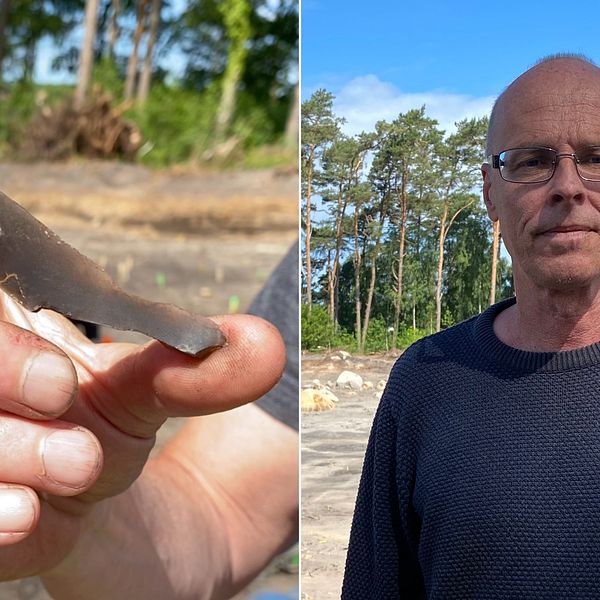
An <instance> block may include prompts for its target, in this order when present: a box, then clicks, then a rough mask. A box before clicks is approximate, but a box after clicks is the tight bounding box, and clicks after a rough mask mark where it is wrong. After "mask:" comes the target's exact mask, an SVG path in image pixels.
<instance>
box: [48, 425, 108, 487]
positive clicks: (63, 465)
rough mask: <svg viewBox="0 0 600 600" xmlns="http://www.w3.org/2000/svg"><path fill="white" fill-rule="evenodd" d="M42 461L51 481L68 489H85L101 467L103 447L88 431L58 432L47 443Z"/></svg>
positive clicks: (50, 436) (70, 430) (49, 437)
mask: <svg viewBox="0 0 600 600" xmlns="http://www.w3.org/2000/svg"><path fill="white" fill-rule="evenodd" d="M42 460H43V462H44V475H45V476H46V477H47V478H48V479H50V480H52V481H53V482H55V483H58V484H60V485H64V486H66V487H71V488H82V487H85V486H86V485H87V484H88V483H89V482H90V481H92V480H93V479H94V477H95V476H96V474H97V472H98V469H99V468H100V463H101V454H100V447H99V445H98V442H97V441H96V439H95V438H94V437H92V435H91V434H89V433H86V432H85V431H78V430H74V429H69V430H61V431H56V432H55V433H51V434H50V435H49V436H48V437H47V438H45V440H44V445H43V448H42Z"/></svg>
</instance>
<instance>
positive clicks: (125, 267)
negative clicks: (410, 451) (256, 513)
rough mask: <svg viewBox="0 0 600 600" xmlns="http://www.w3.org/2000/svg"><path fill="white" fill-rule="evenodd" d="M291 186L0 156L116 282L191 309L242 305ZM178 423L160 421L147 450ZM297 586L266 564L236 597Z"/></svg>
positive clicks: (6, 170)
mask: <svg viewBox="0 0 600 600" xmlns="http://www.w3.org/2000/svg"><path fill="white" fill-rule="evenodd" d="M297 186H298V183H297V177H296V176H295V175H294V174H292V173H290V172H277V171H258V172H242V173H238V172H228V173H218V174H215V173H193V172H183V171H170V172H154V171H150V170H148V169H145V168H143V167H139V166H134V165H128V164H121V163H109V162H92V163H68V164H31V165H23V164H8V163H0V190H2V191H3V192H4V193H6V194H8V195H9V196H10V197H12V198H13V199H14V200H16V201H18V202H19V203H20V204H22V205H23V206H25V207H26V208H28V209H29V210H30V211H31V212H32V213H33V214H34V215H35V216H36V217H37V218H39V219H40V220H42V221H43V222H44V223H45V224H46V225H48V226H49V227H51V228H52V229H53V230H54V231H56V232H57V233H58V234H59V235H60V236H61V237H63V239H65V240H66V241H67V242H69V243H70V244H71V245H72V246H74V247H76V248H77V249H78V250H79V251H81V252H82V253H83V254H85V255H87V256H89V257H90V258H92V259H94V260H95V261H97V262H98V263H99V264H101V265H102V266H103V267H104V268H105V269H106V270H107V271H108V272H109V273H110V274H111V276H112V277H113V278H114V279H115V280H116V281H117V282H118V283H119V284H120V285H121V287H123V288H124V289H126V290H127V291H129V292H133V293H136V294H138V295H141V296H143V297H145V298H147V299H150V300H155V301H160V302H172V303H176V304H178V305H180V306H182V307H184V308H187V309H188V310H191V311H194V312H198V313H201V314H222V313H228V312H231V311H233V310H236V309H237V310H238V311H240V312H243V311H244V310H245V309H246V308H247V307H248V305H249V303H250V302H251V300H252V298H253V297H254V296H255V295H256V293H257V292H258V291H259V290H260V288H261V287H262V285H263V283H264V282H265V281H266V279H267V278H268V276H269V274H270V272H271V271H272V270H273V268H274V267H275V265H276V264H277V262H278V261H279V260H280V258H281V257H282V256H283V254H284V253H285V252H286V250H287V249H288V247H289V246H290V245H291V244H292V243H293V242H294V240H295V239H296V237H297V231H298V220H297V219H298V209H297V196H298V192H297V189H298V188H297ZM0 225H1V215H0ZM101 334H102V335H103V336H107V337H109V338H110V339H112V340H114V341H121V340H123V341H125V340H127V341H140V342H143V341H144V340H145V339H146V338H145V337H144V336H142V335H140V334H135V333H132V332H120V331H116V330H112V329H109V328H106V327H103V328H102V329H101ZM180 425H181V420H175V419H172V420H170V421H169V422H168V423H167V425H165V427H163V429H162V430H161V431H160V433H159V437H158V442H157V448H160V447H161V446H162V445H163V444H164V443H165V441H166V440H167V439H168V438H169V437H170V436H171V435H173V433H174V432H175V431H176V430H177V429H178V428H179V427H180ZM297 587H298V577H297V575H294V574H287V573H283V572H282V571H281V570H280V569H278V568H277V567H276V566H273V567H272V568H270V569H268V570H267V571H266V572H265V573H264V574H263V575H261V577H259V579H258V580H257V581H256V582H254V583H253V584H252V585H251V586H250V587H249V588H248V590H246V591H245V592H244V593H242V594H240V595H239V596H238V598H239V599H240V600H242V599H245V598H248V597H249V596H250V592H251V591H259V590H261V591H262V590H272V591H279V592H289V591H290V590H292V589H296V588H297ZM48 598H49V596H48V595H47V594H46V592H45V591H44V590H43V588H42V586H41V584H40V582H39V580H37V579H36V578H30V579H25V580H20V581H15V582H8V583H4V584H0V600H16V599H19V600H23V599H28V600H46V599H48Z"/></svg>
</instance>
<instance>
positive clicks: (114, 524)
mask: <svg viewBox="0 0 600 600" xmlns="http://www.w3.org/2000/svg"><path fill="white" fill-rule="evenodd" d="M297 281H298V276H297V251H294V250H292V251H291V252H290V253H289V254H288V256H287V257H286V259H285V261H284V262H283V263H282V265H281V266H280V267H279V268H278V269H277V270H276V273H275V274H274V276H273V278H272V279H271V281H270V283H269V284H268V285H267V287H266V289H265V290H264V291H263V293H262V294H261V295H260V297H259V298H258V300H257V302H256V303H255V304H254V312H256V313H259V314H265V315H266V316H267V317H268V318H270V319H271V320H274V321H275V322H276V323H277V324H278V325H279V326H280V327H281V328H282V331H283V332H284V336H285V337H286V342H287V346H288V350H289V355H290V361H289V362H288V368H287V369H286V376H285V377H284V379H283V380H282V382H281V384H280V385H278V386H277V387H276V388H274V391H273V392H272V393H271V395H267V396H264V394H265V392H267V391H268V389H269V388H270V387H272V386H273V384H275V383H276V382H277V380H278V379H279V377H280V375H281V372H282V369H283V367H284V364H285V351H284V347H283V344H282V341H281V337H280V335H279V333H278V332H277V330H276V329H275V328H274V327H273V326H272V325H270V324H268V323H266V322H265V321H263V320H262V319H258V318H256V317H250V316H237V317H225V318H221V319H218V323H219V325H220V327H221V329H222V330H223V332H224V333H225V335H226V338H227V345H226V346H225V347H224V348H221V349H219V350H216V351H215V352H213V353H212V354H210V355H208V356H205V357H202V358H192V357H189V356H187V355H183V354H181V353H179V352H177V351H175V350H172V349H169V348H167V347H165V346H163V345H161V344H160V343H158V342H151V343H149V344H147V345H145V346H142V347H138V346H135V345H131V344H103V345H95V344H93V343H92V342H90V341H89V340H87V339H86V338H85V337H84V336H83V335H82V334H81V333H80V332H79V331H78V330H77V329H76V327H74V326H73V325H72V324H70V323H68V322H67V320H66V319H64V318H62V317H61V316H60V315H57V314H55V313H52V312H51V311H41V312H40V313H37V314H32V313H29V312H27V311H25V310H24V309H23V308H22V307H20V306H19V305H17V304H15V303H14V302H12V301H11V300H10V298H8V297H7V296H4V295H2V296H1V297H0V302H1V309H0V310H1V311H2V322H0V357H1V358H0V360H1V362H2V365H3V377H2V378H1V379H0V409H1V410H2V413H1V414H0V431H1V432H2V444H0V482H3V483H1V484H0V545H2V548H0V579H4V580H7V579H14V578H18V577H23V576H28V575H31V574H35V573H38V574H41V575H42V578H43V581H44V583H45V585H46V587H47V588H48V590H49V592H50V593H51V594H52V597H54V598H65V599H70V598H73V599H75V598H77V599H81V598H86V599H92V600H93V599H103V598H110V599H119V598H123V599H128V600H129V599H132V600H134V599H137V598H139V599H161V600H162V599H165V600H166V599H179V598H193V599H198V598H211V599H212V598H215V599H216V598H229V597H230V596H231V595H233V594H234V593H235V592H236V591H237V590H239V589H240V588H242V587H243V586H244V585H245V584H246V583H247V582H248V581H249V580H250V579H252V577H253V576H255V575H256V574H257V573H258V572H260V570H261V569H262V568H263V567H264V566H265V565H266V564H267V563H268V561H269V560H270V559H271V558H272V557H273V556H274V555H275V554H276V553H278V552H280V551H282V550H283V549H285V548H286V546H288V545H289V544H290V543H291V542H293V541H294V539H295V536H296V535H297V526H298V521H297V507H298V490H297V481H298V478H297V458H298V450H297V448H298V435H297V431H296V429H297V414H298V413H297V411H298V409H297V397H298V396H297V374H296V375H294V373H295V372H296V371H297V356H296V357H294V352H295V351H296V352H297V341H294V340H297V317H296V315H297V308H294V305H295V303H294V300H295V298H294V295H293V293H292V294H291V295H290V292H291V291H292V290H293V289H297ZM281 289H284V290H285V293H286V294H287V303H281V302H280V298H279V294H280V291H279V290H281ZM47 340H49V341H47ZM261 396H263V398H262V399H261V400H260V406H259V405H257V404H253V405H247V406H241V405H243V404H245V403H247V402H250V401H252V400H255V399H257V398H259V397H261ZM282 404H283V405H284V407H282ZM285 406H287V408H285ZM236 407H237V408H236ZM230 409H231V410H230ZM223 411H228V412H223ZM188 415H205V416H202V417H200V418H197V419H190V420H189V421H188V422H187V424H186V425H185V426H184V427H183V429H182V430H181V431H180V433H178V434H177V435H176V436H175V437H174V438H173V439H172V440H171V441H170V442H169V443H168V444H167V445H166V446H165V447H164V449H163V450H162V451H161V452H160V454H158V456H157V457H156V458H154V459H152V460H150V461H149V462H148V463H147V464H146V461H147V458H148V453H149V451H150V449H151V448H152V446H153V443H154V438H155V434H156V431H157V430H158V428H159V427H160V426H161V425H162V423H163V422H164V421H165V419H166V418H167V417H168V416H188Z"/></svg>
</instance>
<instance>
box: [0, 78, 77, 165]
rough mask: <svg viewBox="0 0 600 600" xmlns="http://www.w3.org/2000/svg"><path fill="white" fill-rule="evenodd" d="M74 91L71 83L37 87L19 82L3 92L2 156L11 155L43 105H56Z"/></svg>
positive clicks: (0, 103) (0, 98)
mask: <svg viewBox="0 0 600 600" xmlns="http://www.w3.org/2000/svg"><path fill="white" fill-rule="evenodd" d="M70 93H71V88H69V87H68V86H51V85H49V86H36V85H33V84H32V83H30V82H28V81H19V82H17V83H14V84H12V85H10V86H7V87H6V88H5V90H4V91H1V92H0V158H8V157H11V155H12V151H13V149H14V148H15V147H17V146H18V144H19V142H20V141H21V139H22V136H23V132H24V131H25V130H26V129H27V126H28V124H29V121H30V120H31V117H32V116H33V115H34V114H35V113H36V112H37V111H38V110H40V109H41V108H42V107H44V106H54V105H55V104H56V103H58V102H60V101H62V100H64V99H65V98H66V97H68V96H69V95H70Z"/></svg>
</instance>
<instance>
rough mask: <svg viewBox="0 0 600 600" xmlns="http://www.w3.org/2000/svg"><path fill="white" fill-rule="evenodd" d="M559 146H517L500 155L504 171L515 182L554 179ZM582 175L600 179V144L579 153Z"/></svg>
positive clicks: (585, 177)
mask: <svg viewBox="0 0 600 600" xmlns="http://www.w3.org/2000/svg"><path fill="white" fill-rule="evenodd" d="M557 154H558V153H557V152H556V150H551V149H549V148H513V149H510V150H505V151H504V152H501V153H500V155H499V158H500V161H499V166H500V174H501V175H502V178H503V179H506V180H507V181H512V182H515V183H535V182H541V181H546V180H548V179H550V178H551V177H552V175H553V173H554V168H555V165H556V162H557V160H560V158H562V157H570V155H568V154H567V155H563V154H561V156H560V157H559V158H558V159H557ZM576 157H577V160H576V163H577V170H578V172H579V176H580V177H582V178H583V179H588V180H592V181H600V146H590V147H587V148H584V149H582V150H580V151H578V152H577V153H576Z"/></svg>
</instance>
